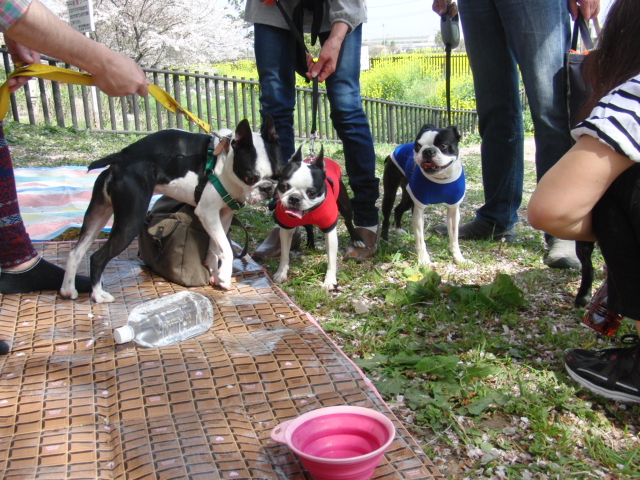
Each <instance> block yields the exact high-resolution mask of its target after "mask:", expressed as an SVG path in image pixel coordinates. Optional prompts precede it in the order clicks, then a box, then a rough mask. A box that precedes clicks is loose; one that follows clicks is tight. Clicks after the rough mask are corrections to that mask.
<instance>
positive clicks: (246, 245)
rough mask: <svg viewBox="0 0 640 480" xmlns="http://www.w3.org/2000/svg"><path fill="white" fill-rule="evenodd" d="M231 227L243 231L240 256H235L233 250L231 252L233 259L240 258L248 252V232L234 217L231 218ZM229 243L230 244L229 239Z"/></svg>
mask: <svg viewBox="0 0 640 480" xmlns="http://www.w3.org/2000/svg"><path fill="white" fill-rule="evenodd" d="M231 226H235V227H240V228H241V229H242V230H244V247H243V249H242V252H240V255H237V254H236V252H235V250H234V252H233V258H242V257H244V256H246V255H247V252H248V251H249V231H248V230H247V227H245V226H244V223H242V222H241V221H240V220H239V219H238V217H236V216H235V215H234V216H233V217H232V218H231ZM228 236H229V234H228V233H227V237H228ZM229 242H231V239H229ZM232 250H233V249H232Z"/></svg>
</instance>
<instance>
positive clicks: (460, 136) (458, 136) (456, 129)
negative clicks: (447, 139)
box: [447, 125, 462, 142]
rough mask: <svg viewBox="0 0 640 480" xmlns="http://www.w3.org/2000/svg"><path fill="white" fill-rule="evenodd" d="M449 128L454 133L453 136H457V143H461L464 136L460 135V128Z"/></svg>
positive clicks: (451, 126)
mask: <svg viewBox="0 0 640 480" xmlns="http://www.w3.org/2000/svg"><path fill="white" fill-rule="evenodd" d="M447 128H448V129H449V130H451V131H452V132H453V134H454V135H455V136H456V141H458V142H459V141H460V139H461V138H462V135H460V132H458V127H456V126H455V125H449V126H448V127H447Z"/></svg>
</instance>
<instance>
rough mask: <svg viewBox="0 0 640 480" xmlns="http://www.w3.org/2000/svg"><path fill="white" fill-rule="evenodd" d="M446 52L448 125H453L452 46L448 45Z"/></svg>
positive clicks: (445, 48)
mask: <svg viewBox="0 0 640 480" xmlns="http://www.w3.org/2000/svg"><path fill="white" fill-rule="evenodd" d="M444 51H445V52H446V60H445V65H446V67H445V70H446V77H445V89H446V95H447V121H448V122H449V123H448V125H453V123H452V122H451V44H449V43H447V45H445V47H444Z"/></svg>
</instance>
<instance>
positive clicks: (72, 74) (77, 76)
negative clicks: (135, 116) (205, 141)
mask: <svg viewBox="0 0 640 480" xmlns="http://www.w3.org/2000/svg"><path fill="white" fill-rule="evenodd" d="M13 77H38V78H45V79H48V80H54V81H57V82H65V83H71V84H72V85H86V86H89V85H94V81H93V77H92V76H91V75H90V74H88V73H82V72H76V71H74V70H68V69H66V68H60V67H55V66H53V65H45V64H41V63H35V64H33V65H25V66H16V68H15V70H14V71H13V72H11V73H10V74H9V76H8V78H7V82H5V83H3V84H2V86H0V121H2V120H4V118H5V117H6V116H7V112H8V111H9V97H10V95H11V92H10V91H9V82H8V80H9V79H10V78H13ZM149 93H150V94H151V96H152V97H153V98H155V99H156V100H157V101H158V102H160V103H161V104H162V105H163V106H164V107H165V108H166V109H167V110H169V111H170V112H173V113H175V114H178V113H182V114H184V115H185V116H186V117H187V118H188V119H189V120H191V121H192V122H193V123H195V124H196V125H198V126H199V127H200V128H201V129H203V130H204V131H205V132H207V133H210V132H211V125H209V124H208V123H205V122H203V121H202V120H200V119H199V118H198V117H196V116H195V115H194V114H193V113H191V112H190V111H189V110H186V109H185V108H182V105H180V104H179V103H178V102H177V101H176V99H175V98H173V97H172V96H171V95H169V94H168V93H167V92H165V91H164V90H163V89H162V88H160V87H158V86H157V85H153V84H150V85H149Z"/></svg>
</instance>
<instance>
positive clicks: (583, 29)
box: [571, 10, 593, 52]
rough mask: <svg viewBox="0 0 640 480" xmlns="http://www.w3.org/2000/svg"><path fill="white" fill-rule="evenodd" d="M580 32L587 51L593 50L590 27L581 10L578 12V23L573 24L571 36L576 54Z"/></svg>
mask: <svg viewBox="0 0 640 480" xmlns="http://www.w3.org/2000/svg"><path fill="white" fill-rule="evenodd" d="M578 32H580V36H581V37H582V41H583V42H584V46H585V48H586V49H587V50H593V41H592V40H591V35H590V33H589V25H588V24H587V21H586V20H585V19H584V17H583V16H582V12H581V11H580V10H578V16H577V17H576V21H575V22H573V34H572V35H571V50H574V51H576V52H577V51H578Z"/></svg>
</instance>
